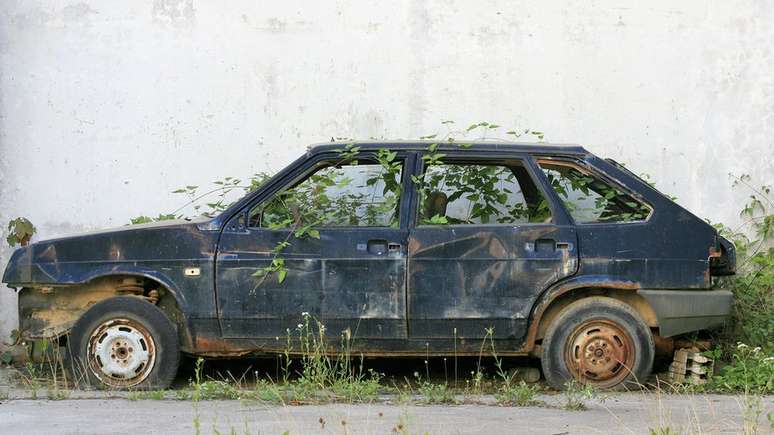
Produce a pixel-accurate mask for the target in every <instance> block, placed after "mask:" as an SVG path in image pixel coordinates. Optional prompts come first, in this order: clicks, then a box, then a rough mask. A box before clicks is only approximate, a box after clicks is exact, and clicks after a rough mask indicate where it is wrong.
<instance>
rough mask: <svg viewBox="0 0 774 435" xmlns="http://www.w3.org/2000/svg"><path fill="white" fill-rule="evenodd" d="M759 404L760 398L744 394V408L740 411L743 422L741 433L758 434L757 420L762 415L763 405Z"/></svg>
mask: <svg viewBox="0 0 774 435" xmlns="http://www.w3.org/2000/svg"><path fill="white" fill-rule="evenodd" d="M761 402H762V400H761V397H760V396H750V395H747V394H745V396H744V398H743V404H744V408H743V409H742V421H743V422H744V428H743V433H745V434H757V433H758V419H759V418H760V416H761V415H762V414H763V404H762V403H761Z"/></svg>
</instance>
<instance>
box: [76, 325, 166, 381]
mask: <svg viewBox="0 0 774 435" xmlns="http://www.w3.org/2000/svg"><path fill="white" fill-rule="evenodd" d="M87 355H88V361H89V369H90V370H91V372H92V373H93V374H94V376H96V377H97V378H99V380H100V381H102V383H104V384H105V385H107V386H110V387H120V388H126V387H132V386H135V385H137V384H139V383H141V382H142V381H144V380H145V379H146V378H147V377H148V375H149V374H150V372H151V371H152V370H153V366H154V364H155V362H156V345H155V342H154V341H153V336H152V335H151V334H150V332H149V331H148V329H147V328H145V327H144V326H143V325H141V324H140V323H138V322H135V321H133V320H129V319H113V320H108V321H107V322H104V323H102V324H101V325H99V326H98V327H97V329H95V330H94V332H93V333H92V334H91V336H90V337H89V343H88V347H87Z"/></svg>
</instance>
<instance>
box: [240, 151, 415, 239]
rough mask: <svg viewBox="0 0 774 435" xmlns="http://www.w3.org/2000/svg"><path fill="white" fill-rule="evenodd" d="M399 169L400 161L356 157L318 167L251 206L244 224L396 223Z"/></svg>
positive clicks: (383, 225) (266, 226) (276, 225)
mask: <svg viewBox="0 0 774 435" xmlns="http://www.w3.org/2000/svg"><path fill="white" fill-rule="evenodd" d="M402 169H403V166H402V163H400V162H392V163H387V162H385V163H384V164H380V163H363V162H362V161H361V162H360V164H355V163H354V162H353V163H352V164H347V165H344V166H326V167H323V168H321V169H318V170H317V171H315V172H314V173H312V174H311V175H309V176H308V177H306V178H305V179H304V180H302V181H301V182H300V183H297V184H296V185H294V186H293V187H291V188H289V189H286V190H284V191H282V192H280V193H278V194H276V195H274V197H272V198H271V199H270V200H268V201H266V202H264V203H262V204H260V205H258V206H256V207H254V208H253V209H252V210H251V211H250V214H249V221H250V226H251V227H262V228H302V227H304V226H314V227H344V226H356V227H357V226H379V227H389V226H397V225H398V216H399V213H398V210H399V206H400V193H401V185H400V180H401V174H402Z"/></svg>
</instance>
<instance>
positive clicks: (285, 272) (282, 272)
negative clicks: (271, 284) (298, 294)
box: [277, 269, 288, 284]
mask: <svg viewBox="0 0 774 435" xmlns="http://www.w3.org/2000/svg"><path fill="white" fill-rule="evenodd" d="M286 276H288V270H287V269H280V271H279V272H278V273H277V282H278V283H280V284H282V281H285V277H286Z"/></svg>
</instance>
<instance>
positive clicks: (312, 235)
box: [308, 229, 320, 239]
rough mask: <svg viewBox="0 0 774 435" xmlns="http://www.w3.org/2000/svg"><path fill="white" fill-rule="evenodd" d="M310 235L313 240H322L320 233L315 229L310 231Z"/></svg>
mask: <svg viewBox="0 0 774 435" xmlns="http://www.w3.org/2000/svg"><path fill="white" fill-rule="evenodd" d="M308 234H309V237H312V238H315V239H319V238H320V232H319V231H317V230H315V229H311V230H309V232H308Z"/></svg>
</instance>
